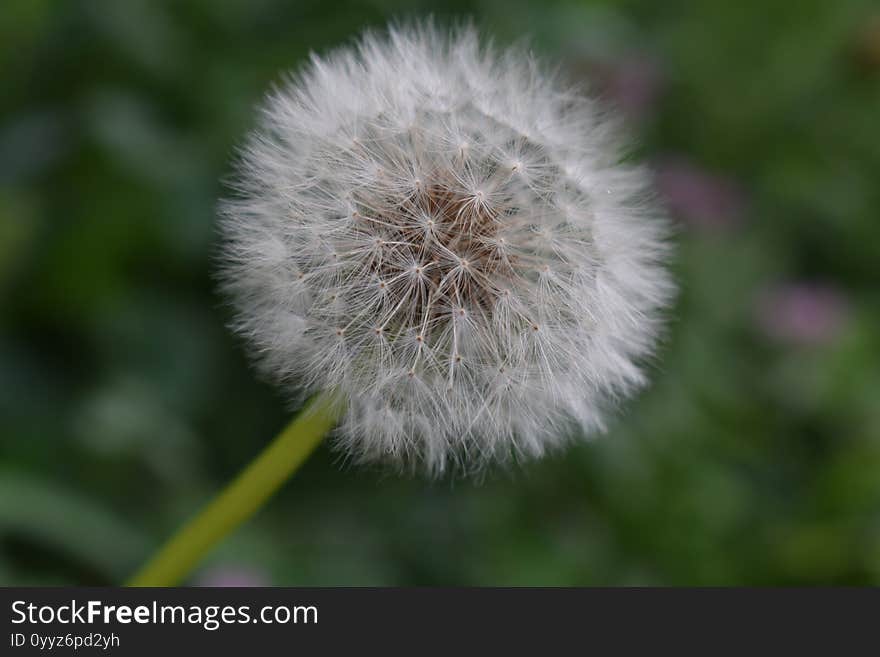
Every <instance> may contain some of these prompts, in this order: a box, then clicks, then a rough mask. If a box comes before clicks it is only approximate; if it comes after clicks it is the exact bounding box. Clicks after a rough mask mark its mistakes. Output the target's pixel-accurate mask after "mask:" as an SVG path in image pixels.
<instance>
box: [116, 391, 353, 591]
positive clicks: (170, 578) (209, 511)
mask: <svg viewBox="0 0 880 657" xmlns="http://www.w3.org/2000/svg"><path fill="white" fill-rule="evenodd" d="M338 415H339V409H338V408H337V405H336V404H335V403H334V402H333V400H332V399H331V398H330V396H329V395H327V394H322V395H318V396H317V397H315V398H313V399H312V401H310V402H309V403H308V404H307V405H306V407H305V408H304V409H303V410H302V412H301V413H300V414H299V415H298V416H297V417H296V418H295V419H294V420H293V421H292V422H291V423H290V424H289V425H287V427H286V428H285V429H284V430H283V431H282V432H281V433H280V434H279V435H278V437H277V438H275V440H273V441H272V442H271V443H270V444H269V445H268V446H267V447H266V448H265V449H264V450H263V451H262V453H260V455H259V456H257V458H256V459H255V460H254V461H253V462H251V464H250V465H248V466H247V468H245V469H244V470H243V471H242V472H241V474H239V475H238V477H236V479H234V480H233V481H232V483H230V484H229V485H228V486H227V487H226V488H225V489H224V490H223V491H221V492H220V494H219V495H217V497H216V498H214V500H213V501H212V502H211V503H210V504H208V506H207V507H205V509H204V510H203V511H202V512H201V513H199V514H198V515H197V516H196V517H195V518H193V519H192V520H190V521H189V522H188V523H187V524H186V525H184V527H183V528H181V529H180V530H179V531H178V532H177V534H175V535H174V536H173V537H172V538H171V539H170V540H169V541H168V542H167V543H166V544H165V545H164V546H163V547H162V548H161V549H160V550H159V551H158V552H157V553H156V554H155V555H154V556H153V557H152V558H151V559H150V560H149V561H148V562H147V563H146V564H145V565H144V566H143V568H141V570H140V571H139V572H137V573H136V574H135V575H134V576H133V577H132V578H131V580H129V582H128V585H129V586H174V585H177V584H179V583H180V582H181V581H183V579H184V578H185V577H186V575H187V574H188V573H189V572H190V571H191V570H192V569H193V568H194V567H195V566H196V565H197V564H198V563H199V561H201V559H202V558H203V557H204V556H205V555H207V554H208V552H210V550H211V549H212V548H213V547H214V546H216V545H217V544H218V543H219V542H220V541H221V540H223V538H225V537H226V536H227V535H229V534H230V533H231V532H232V531H234V530H235V529H236V528H237V527H238V526H239V525H241V524H242V523H243V522H244V521H246V520H247V519H248V518H250V517H251V516H252V515H254V514H255V513H256V512H257V511H259V509H260V508H261V507H262V506H263V505H264V504H265V503H266V501H267V500H268V499H269V498H270V497H271V496H272V495H273V494H274V493H275V492H276V491H277V490H278V489H279V488H280V487H281V485H282V484H283V483H284V482H285V481H287V480H288V479H289V478H290V476H291V475H292V474H293V473H294V472H296V470H297V469H298V468H299V467H300V466H301V465H302V464H303V462H305V460H306V458H307V457H308V456H309V455H310V454H311V453H312V451H313V450H314V449H315V447H317V446H318V444H319V443H320V442H321V440H322V439H323V437H324V436H325V435H326V434H327V432H329V431H330V430H331V429H332V428H333V426H334V425H335V424H336V422H337V420H338Z"/></svg>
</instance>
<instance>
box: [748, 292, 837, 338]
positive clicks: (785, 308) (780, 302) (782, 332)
mask: <svg viewBox="0 0 880 657" xmlns="http://www.w3.org/2000/svg"><path fill="white" fill-rule="evenodd" d="M847 315H848V308H847V302H846V298H845V297H844V295H843V293H842V292H841V291H840V290H838V289H837V288H835V287H833V286H831V285H828V284H824V283H807V282H795V283H785V284H779V285H776V286H773V287H770V288H767V289H765V290H764V291H763V292H762V293H761V294H760V295H759V296H758V302H757V307H756V319H757V323H758V326H759V327H760V328H761V330H762V331H764V333H766V334H767V335H768V336H770V337H771V338H774V339H776V340H782V341H786V342H793V343H796V344H801V345H818V344H826V343H828V342H831V341H833V340H834V339H835V338H836V337H837V336H838V335H839V333H840V331H841V328H842V327H843V325H844V323H845V322H846V319H847Z"/></svg>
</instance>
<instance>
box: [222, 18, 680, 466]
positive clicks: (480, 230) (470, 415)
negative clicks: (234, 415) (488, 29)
mask: <svg viewBox="0 0 880 657" xmlns="http://www.w3.org/2000/svg"><path fill="white" fill-rule="evenodd" d="M263 109H264V112H263V114H262V117H263V118H262V122H261V123H260V125H259V126H258V128H257V130H256V132H255V133H254V135H253V136H252V137H251V139H250V140H249V142H248V144H247V146H246V147H245V148H244V150H243V153H242V157H241V158H240V162H239V165H238V181H237V183H236V192H237V193H236V195H235V197H234V198H231V199H229V200H227V201H225V202H224V203H223V210H222V211H223V216H224V219H223V230H224V234H225V237H226V251H225V255H226V258H225V267H224V271H223V279H224V283H225V287H226V289H227V290H228V292H229V293H230V294H231V296H232V298H233V300H234V302H235V304H236V307H237V311H238V315H237V322H236V324H235V327H236V329H237V330H238V331H239V333H240V334H242V335H243V336H245V337H246V338H247V340H248V341H249V342H250V344H251V346H252V347H253V352H254V354H255V355H256V358H257V359H258V361H259V364H260V366H261V368H262V369H263V370H264V371H265V372H266V373H268V374H269V375H270V376H272V377H273V378H275V379H277V380H278V381H279V382H281V383H282V384H283V385H284V386H285V387H287V389H288V390H289V392H290V393H291V394H292V395H294V396H302V395H304V394H308V393H311V392H316V391H320V390H330V391H333V392H334V393H336V394H337V395H339V396H340V397H341V398H342V399H343V400H344V402H345V404H344V405H345V408H346V412H345V415H344V417H343V419H342V420H341V424H340V426H339V428H338V430H337V432H336V435H335V439H334V440H335V444H336V446H337V447H339V448H340V449H342V450H343V451H344V452H345V453H346V454H347V455H348V456H349V457H351V458H352V459H353V460H355V461H371V460H375V459H385V460H391V461H393V462H395V463H398V464H400V465H408V466H413V467H421V468H422V469H425V470H427V471H429V472H431V473H435V474H438V473H442V472H443V471H445V470H448V469H450V468H455V467H460V468H462V469H465V470H472V469H478V468H480V467H481V466H483V465H485V464H486V463H488V462H490V461H503V460H506V459H509V458H511V457H513V458H523V457H535V456H539V455H541V454H542V453H544V452H545V451H547V450H548V449H550V448H553V447H555V446H558V445H560V444H562V443H564V442H566V441H567V440H568V439H570V438H571V437H572V436H575V435H577V434H578V433H584V432H586V433H589V432H592V431H596V430H599V429H601V428H602V427H603V426H604V418H605V415H606V413H607V409H608V406H609V403H610V402H612V401H615V400H618V399H620V398H622V397H625V396H627V395H629V394H631V393H633V392H634V391H635V390H636V389H637V388H639V387H640V386H642V385H643V384H644V377H643V374H642V364H643V361H644V359H645V358H646V356H648V355H649V354H650V353H651V351H652V349H653V345H654V343H655V341H656V336H657V334H658V330H659V328H660V311H661V310H662V308H663V307H664V306H665V305H666V304H667V302H668V300H669V299H670V297H671V294H672V289H673V286H672V284H671V282H670V279H669V276H668V275H667V273H666V269H665V267H664V261H665V258H666V254H667V243H666V239H665V235H666V223H665V221H664V219H663V217H662V215H661V213H660V212H659V211H658V209H657V208H656V207H655V205H654V204H653V203H652V202H651V200H650V198H651V196H650V194H649V193H648V190H647V183H646V181H647V178H646V176H645V175H644V173H643V172H642V171H641V170H640V169H638V168H633V167H631V166H630V165H624V164H622V163H621V155H620V153H621V151H620V149H619V146H618V143H617V140H616V131H615V128H614V126H613V125H610V124H609V123H608V120H607V118H606V115H605V114H603V113H602V112H601V111H600V109H599V108H597V107H596V106H595V105H594V104H593V102H592V101H591V100H589V99H587V98H585V97H582V96H581V95H579V94H578V93H576V92H574V91H572V90H571V89H569V88H567V87H566V86H565V85H564V84H562V83H561V82H560V81H559V80H557V79H556V78H554V77H553V76H552V75H549V74H547V73H545V72H542V71H541V69H540V67H539V66H535V64H534V62H533V61H532V59H531V58H530V57H529V56H528V55H526V54H525V53H523V52H520V51H518V50H510V51H505V52H496V51H494V50H492V49H490V48H488V47H483V46H481V45H480V43H479V40H478V37H477V34H476V33H475V31H474V30H473V29H469V28H465V29H462V30H459V31H456V32H454V33H451V34H445V33H443V32H441V31H440V30H438V29H436V28H434V27H433V26H432V25H430V24H427V25H419V26H414V27H410V28H392V29H391V30H390V31H389V33H388V34H387V35H384V36H380V35H375V34H368V35H366V36H364V37H363V38H362V39H361V40H360V42H359V43H358V44H357V45H356V46H354V47H350V48H343V49H340V50H337V51H335V52H332V53H331V54H329V55H328V56H326V57H324V58H318V57H315V58H313V61H312V63H311V65H310V66H308V67H307V68H306V69H305V70H304V71H303V72H302V73H300V74H299V76H298V77H297V78H296V79H294V80H292V81H290V82H289V83H287V84H286V85H284V86H282V87H281V88H280V89H279V90H277V91H275V92H274V93H273V94H272V95H271V96H270V97H269V98H268V99H267V100H266V102H265V104H264V108H263ZM612 190H613V194H612V193H611V191H612ZM279 245H280V246H281V247H283V248H280V249H279ZM277 253H281V254H283V257H281V258H280V259H279V258H278V257H277V255H272V256H271V258H270V256H269V254H277ZM303 272H305V273H303ZM306 274H307V275H306ZM286 277H289V278H293V279H296V280H297V285H298V287H297V293H296V294H290V293H283V294H282V293H281V291H280V290H283V289H285V288H284V286H283V285H279V281H284V280H285V278H286ZM329 291H332V292H333V297H331V298H330V299H329V300H328V292H329ZM343 335H344V336H345V339H344V341H342V340H341V338H342V337H343ZM413 336H415V340H413ZM417 373H418V374H417ZM404 374H405V375H406V376H403V375H404ZM389 418H393V421H391V420H390V419H389ZM576 429H580V430H581V431H580V432H579V431H576Z"/></svg>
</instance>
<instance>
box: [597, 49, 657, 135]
mask: <svg viewBox="0 0 880 657" xmlns="http://www.w3.org/2000/svg"><path fill="white" fill-rule="evenodd" d="M599 77H600V79H601V80H602V86H603V90H604V93H605V95H606V96H607V98H608V100H609V101H611V103H613V104H614V106H616V107H618V108H620V110H622V111H623V112H624V114H626V115H627V116H628V117H629V118H630V119H633V120H643V119H645V118H646V116H647V115H648V114H650V112H651V110H652V109H653V108H654V106H655V105H656V104H657V101H658V99H659V98H660V95H661V94H662V92H663V83H664V76H663V71H662V70H661V68H660V65H659V64H658V63H657V61H656V60H654V59H652V58H650V57H648V56H646V55H631V56H629V57H626V58H624V59H621V60H618V61H615V62H612V63H609V64H607V65H606V66H603V67H600V73H599Z"/></svg>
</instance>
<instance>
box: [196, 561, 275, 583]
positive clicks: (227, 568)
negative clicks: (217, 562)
mask: <svg viewBox="0 0 880 657" xmlns="http://www.w3.org/2000/svg"><path fill="white" fill-rule="evenodd" d="M195 585H196V586H206V587H248V586H269V585H270V584H269V579H268V578H267V577H266V575H265V573H263V572H262V571H260V570H258V569H256V568H251V567H249V566H243V565H240V564H228V565H222V566H214V567H213V568H208V569H207V570H205V572H203V573H202V574H201V575H200V576H199V577H198V579H197V580H196V582H195Z"/></svg>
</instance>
